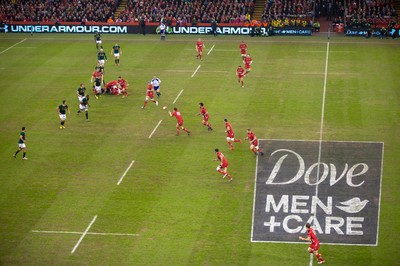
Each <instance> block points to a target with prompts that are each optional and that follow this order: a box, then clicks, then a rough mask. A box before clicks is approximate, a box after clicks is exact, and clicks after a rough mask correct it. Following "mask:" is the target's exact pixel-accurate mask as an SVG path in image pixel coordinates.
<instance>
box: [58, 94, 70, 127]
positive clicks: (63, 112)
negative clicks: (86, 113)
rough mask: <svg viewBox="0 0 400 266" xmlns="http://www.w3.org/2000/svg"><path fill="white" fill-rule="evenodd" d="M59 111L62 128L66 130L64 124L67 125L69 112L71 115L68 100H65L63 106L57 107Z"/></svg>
mask: <svg viewBox="0 0 400 266" xmlns="http://www.w3.org/2000/svg"><path fill="white" fill-rule="evenodd" d="M57 111H58V116H59V117H60V121H61V124H60V128H65V126H64V124H65V120H67V111H68V114H71V113H70V112H69V109H68V105H67V101H66V100H63V101H62V104H60V105H59V106H58V107H57Z"/></svg>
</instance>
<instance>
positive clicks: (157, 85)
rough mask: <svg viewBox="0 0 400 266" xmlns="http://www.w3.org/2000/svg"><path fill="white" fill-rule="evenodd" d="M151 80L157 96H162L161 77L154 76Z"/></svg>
mask: <svg viewBox="0 0 400 266" xmlns="http://www.w3.org/2000/svg"><path fill="white" fill-rule="evenodd" d="M150 82H151V85H152V86H153V89H154V91H155V92H156V94H157V98H160V96H161V92H160V84H161V79H159V78H157V77H156V76H154V77H153V79H152V80H151V81H150Z"/></svg>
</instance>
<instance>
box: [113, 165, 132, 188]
mask: <svg viewBox="0 0 400 266" xmlns="http://www.w3.org/2000/svg"><path fill="white" fill-rule="evenodd" d="M134 162H135V160H132V162H131V164H130V165H129V166H128V168H126V170H125V172H124V173H123V175H122V176H121V178H120V179H119V180H118V183H117V186H119V184H121V182H122V180H123V179H124V177H125V175H126V174H127V173H128V171H129V169H131V167H132V165H133V163H134Z"/></svg>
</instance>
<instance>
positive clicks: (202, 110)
mask: <svg viewBox="0 0 400 266" xmlns="http://www.w3.org/2000/svg"><path fill="white" fill-rule="evenodd" d="M199 107H200V113H198V114H197V115H201V116H203V121H202V124H203V125H205V126H206V127H208V131H211V130H213V128H212V127H211V124H210V122H208V119H210V115H209V114H208V112H207V109H206V108H205V107H204V104H203V103H199Z"/></svg>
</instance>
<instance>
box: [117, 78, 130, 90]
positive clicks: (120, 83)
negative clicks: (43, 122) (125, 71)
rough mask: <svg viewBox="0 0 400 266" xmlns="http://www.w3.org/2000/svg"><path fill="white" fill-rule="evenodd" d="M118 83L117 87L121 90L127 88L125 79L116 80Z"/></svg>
mask: <svg viewBox="0 0 400 266" xmlns="http://www.w3.org/2000/svg"><path fill="white" fill-rule="evenodd" d="M118 83H119V85H120V86H121V88H123V89H125V88H126V86H127V84H128V82H126V80H125V79H119V80H118Z"/></svg>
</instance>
